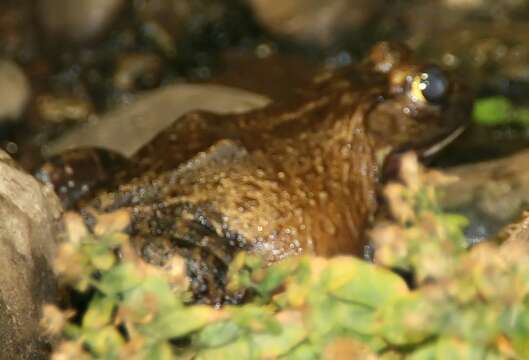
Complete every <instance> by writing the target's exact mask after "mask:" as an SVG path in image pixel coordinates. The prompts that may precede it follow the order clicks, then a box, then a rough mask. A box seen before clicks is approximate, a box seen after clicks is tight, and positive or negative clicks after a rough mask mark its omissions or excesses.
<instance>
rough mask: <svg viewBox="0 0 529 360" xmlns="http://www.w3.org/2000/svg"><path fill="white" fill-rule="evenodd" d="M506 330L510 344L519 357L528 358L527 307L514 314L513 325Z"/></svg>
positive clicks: (528, 312)
mask: <svg viewBox="0 0 529 360" xmlns="http://www.w3.org/2000/svg"><path fill="white" fill-rule="evenodd" d="M507 331H508V334H509V338H510V340H511V342H512V346H513V348H514V350H515V351H516V353H517V354H518V355H519V356H520V358H522V359H527V358H529V309H524V311H523V312H522V313H520V314H519V315H518V316H516V317H515V321H514V324H513V326H512V327H510V328H508V329H507Z"/></svg>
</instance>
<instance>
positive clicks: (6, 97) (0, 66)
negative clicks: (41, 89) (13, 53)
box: [0, 60, 31, 122]
mask: <svg viewBox="0 0 529 360" xmlns="http://www.w3.org/2000/svg"><path fill="white" fill-rule="evenodd" d="M30 94H31V90H30V85H29V81H28V79H27V78H26V75H25V74H24V71H23V70H22V69H21V68H20V67H19V66H18V65H17V64H16V63H14V62H13V61H10V60H0V99H2V100H1V101H0V122H2V121H5V120H12V119H17V118H20V116H21V115H22V113H23V112H24V110H25V108H26V105H27V103H28V100H29V97H30Z"/></svg>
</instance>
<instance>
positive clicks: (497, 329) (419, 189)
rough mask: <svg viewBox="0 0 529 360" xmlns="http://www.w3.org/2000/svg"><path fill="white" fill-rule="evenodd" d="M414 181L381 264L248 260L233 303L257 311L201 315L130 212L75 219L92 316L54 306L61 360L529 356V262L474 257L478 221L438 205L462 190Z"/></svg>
mask: <svg viewBox="0 0 529 360" xmlns="http://www.w3.org/2000/svg"><path fill="white" fill-rule="evenodd" d="M401 179H402V182H401V183H394V184H390V185H388V186H387V187H386V189H385V196H386V199H387V200H388V204H389V210H390V211H389V212H390V216H388V220H386V221H380V222H378V225H377V226H376V227H375V229H374V230H373V231H372V232H371V238H372V241H373V244H374V247H375V254H376V257H375V264H372V263H368V262H366V261H363V260H361V259H357V258H353V257H336V258H331V259H324V258H319V257H310V256H304V257H298V258H290V259H287V260H285V261H283V262H280V263H277V264H274V265H272V266H270V267H266V266H265V264H264V263H263V261H262V260H261V259H260V258H258V257H255V256H251V255H248V254H246V253H240V254H239V255H238V256H237V257H236V259H235V260H234V261H233V263H232V265H231V268H230V271H229V275H228V276H229V285H228V288H227V291H229V292H233V293H245V294H246V295H247V296H246V298H248V299H249V300H248V301H247V302H245V303H244V304H242V305H239V306H234V305H229V306H224V307H222V308H214V307H209V306H206V305H198V304H189V293H188V290H187V284H188V279H187V278H186V275H185V263H184V261H183V259H181V258H179V257H175V258H174V259H173V260H172V261H170V262H169V265H168V266H167V268H165V269H159V268H156V267H154V266H151V265H148V264H146V263H145V262H143V261H142V260H141V259H139V258H138V257H137V256H136V255H135V254H134V252H133V251H132V249H131V247H130V245H129V243H128V238H127V236H126V235H125V234H124V233H122V232H120V230H122V229H123V228H125V227H126V225H127V220H128V217H127V214H126V213H122V212H120V213H115V214H110V215H103V216H101V217H100V218H99V219H98V226H96V228H95V231H94V234H89V233H88V232H87V230H86V229H85V228H84V225H83V224H82V221H81V220H80V218H79V217H78V216H77V215H75V214H70V215H69V217H68V222H67V224H68V229H69V233H70V242H68V243H66V244H64V245H63V246H62V248H61V251H60V253H59V255H58V258H57V262H56V269H57V271H58V272H59V273H61V274H62V278H63V279H64V281H65V284H68V285H69V286H72V287H74V288H75V289H76V290H77V291H80V292H83V293H85V294H89V296H90V298H89V304H88V307H87V309H86V310H84V311H82V310H81V309H73V310H70V309H66V310H64V309H63V310H60V309H58V308H56V307H55V306H52V305H48V306H46V308H45V311H44V312H45V316H44V318H43V320H42V323H43V325H44V326H45V328H46V329H47V331H48V333H50V334H51V335H54V336H55V338H56V345H55V346H54V353H53V359H57V360H58V359H92V358H97V359H174V358H183V359H263V358H264V359H276V358H278V359H280V358H288V359H322V358H323V359H355V358H359V359H525V358H529V304H528V302H527V299H528V295H529V261H528V260H529V259H528V257H529V252H527V251H521V250H520V249H518V248H516V246H517V245H516V244H514V245H512V244H511V245H509V246H506V244H505V245H499V244H494V243H485V244H481V245H478V246H475V247H473V248H472V249H468V248H467V244H466V242H465V240H464V237H463V235H462V228H463V227H464V225H465V219H464V218H462V217H460V216H458V215H454V214H446V213H443V212H442V211H441V209H440V208H439V207H438V205H437V194H436V191H435V186H436V185H437V184H439V183H440V182H445V181H448V180H449V179H446V178H445V177H444V176H443V175H441V174H439V173H432V172H429V173H424V172H423V170H422V169H421V168H420V167H419V166H418V164H417V161H416V159H415V158H414V156H413V155H408V156H406V157H405V158H404V160H403V163H402V173H401ZM116 250H119V253H120V254H121V256H120V257H118V256H117V255H116V253H117V252H116ZM399 274H400V275H399ZM405 279H406V281H405Z"/></svg>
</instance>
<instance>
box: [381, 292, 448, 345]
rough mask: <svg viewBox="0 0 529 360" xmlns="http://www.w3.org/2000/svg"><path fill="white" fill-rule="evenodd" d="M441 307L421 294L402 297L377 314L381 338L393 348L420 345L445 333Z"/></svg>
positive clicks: (414, 293)
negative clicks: (440, 333)
mask: <svg viewBox="0 0 529 360" xmlns="http://www.w3.org/2000/svg"><path fill="white" fill-rule="evenodd" d="M442 317H443V312H442V309H440V306H437V305H435V304H434V303H432V302H430V301H428V299H426V298H425V297H424V296H422V294H421V293H419V292H413V293H410V294H408V295H406V296H402V297H398V298H395V299H393V301H391V302H388V303H387V304H385V305H384V306H383V307H382V308H381V309H380V311H379V312H378V314H377V323H378V324H379V325H378V327H379V328H378V330H377V331H378V333H379V335H380V336H381V337H382V338H383V339H385V340H386V341H388V342H389V343H390V344H393V345H410V344H418V343H420V342H421V341H424V340H425V339H427V338H429V337H431V336H433V335H435V334H436V333H438V332H440V331H441V329H442Z"/></svg>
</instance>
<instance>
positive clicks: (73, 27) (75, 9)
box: [37, 0, 125, 42]
mask: <svg viewBox="0 0 529 360" xmlns="http://www.w3.org/2000/svg"><path fill="white" fill-rule="evenodd" d="M124 5H125V1H124V0H76V1H71V0H38V4H37V6H38V8H37V9H38V17H39V20H40V22H41V24H42V26H43V28H44V30H45V32H46V33H47V35H49V36H50V38H51V39H54V40H57V39H67V40H70V41H74V42H83V41H87V40H91V39H93V38H95V37H97V36H98V35H100V34H101V33H102V32H104V31H105V30H106V29H107V28H108V26H109V25H110V23H111V22H112V20H113V19H114V17H115V16H116V15H117V14H118V12H119V10H121V8H122V7H123V6H124Z"/></svg>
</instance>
